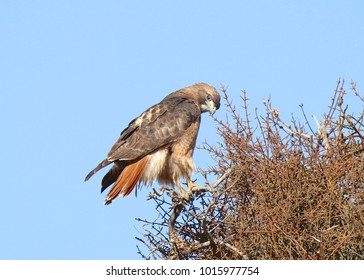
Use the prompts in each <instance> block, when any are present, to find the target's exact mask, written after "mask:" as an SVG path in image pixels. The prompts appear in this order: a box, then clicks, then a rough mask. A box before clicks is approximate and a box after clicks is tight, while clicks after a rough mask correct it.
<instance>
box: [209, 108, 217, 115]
mask: <svg viewBox="0 0 364 280" xmlns="http://www.w3.org/2000/svg"><path fill="white" fill-rule="evenodd" d="M216 110H217V108H216V106H212V107H210V115H211V116H213V115H214V114H215V112H216Z"/></svg>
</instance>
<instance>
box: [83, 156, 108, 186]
mask: <svg viewBox="0 0 364 280" xmlns="http://www.w3.org/2000/svg"><path fill="white" fill-rule="evenodd" d="M110 163H111V161H108V160H107V159H104V160H103V161H102V162H100V163H99V165H98V166H96V168H95V169H93V170H91V172H90V173H89V174H87V176H86V178H85V182H86V181H88V180H89V179H90V178H91V177H92V176H93V175H94V174H95V173H96V172H97V171H99V170H100V169H101V168H104V167H105V166H106V165H109V164H110Z"/></svg>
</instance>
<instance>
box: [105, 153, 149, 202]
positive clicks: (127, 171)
mask: <svg viewBox="0 0 364 280" xmlns="http://www.w3.org/2000/svg"><path fill="white" fill-rule="evenodd" d="M147 163H148V157H144V158H143V159H141V160H139V161H137V162H135V163H132V164H130V165H128V166H126V167H124V169H123V170H122V172H121V174H120V175H119V177H118V179H117V180H116V182H115V184H114V185H113V187H112V188H111V190H110V192H109V193H108V194H107V196H106V198H105V204H110V203H111V202H112V200H113V199H115V198H116V197H117V196H118V195H119V194H120V195H122V196H127V195H129V194H130V193H131V192H132V191H133V189H134V188H135V186H136V185H137V183H138V181H139V180H140V179H141V177H142V175H143V173H144V170H145V167H146V165H147Z"/></svg>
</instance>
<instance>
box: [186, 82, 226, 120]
mask: <svg viewBox="0 0 364 280" xmlns="http://www.w3.org/2000/svg"><path fill="white" fill-rule="evenodd" d="M193 87H196V89H197V94H198V104H199V106H200V109H201V112H210V114H211V115H213V114H214V113H215V111H216V110H217V109H219V108H220V94H219V93H218V92H217V90H216V88H214V87H213V86H210V85H208V84H205V83H198V84H195V85H193Z"/></svg>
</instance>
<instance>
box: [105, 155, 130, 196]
mask: <svg viewBox="0 0 364 280" xmlns="http://www.w3.org/2000/svg"><path fill="white" fill-rule="evenodd" d="M126 166H127V163H125V161H115V162H114V165H113V166H112V167H111V169H110V170H109V172H107V173H106V175H105V176H104V178H103V179H102V182H101V186H102V187H101V193H102V192H103V191H104V190H105V189H107V188H108V187H109V186H110V185H111V184H112V183H114V182H115V181H116V180H117V179H118V177H119V175H120V174H121V172H122V171H123V170H124V168H125V167H126Z"/></svg>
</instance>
